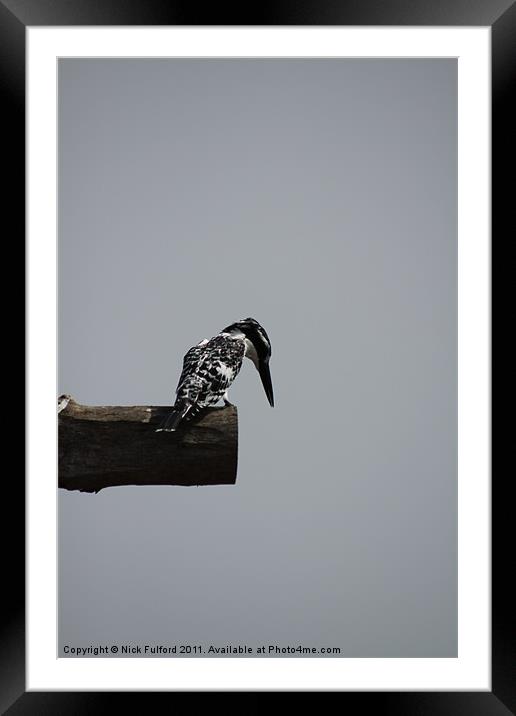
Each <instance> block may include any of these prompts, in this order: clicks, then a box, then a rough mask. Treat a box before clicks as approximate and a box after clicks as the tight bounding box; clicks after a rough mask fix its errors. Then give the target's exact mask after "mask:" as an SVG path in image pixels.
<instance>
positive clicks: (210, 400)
mask: <svg viewBox="0 0 516 716" xmlns="http://www.w3.org/2000/svg"><path fill="white" fill-rule="evenodd" d="M244 356H247V358H250V359H251V360H252V361H253V363H254V365H255V366H256V369H257V370H258V373H259V374H260V377H261V379H262V383H263V387H264V389H265V394H266V395H267V398H268V400H269V403H270V405H271V406H274V395H273V392H272V381H271V374H270V371H269V359H270V357H271V343H270V341H269V337H268V335H267V333H266V332H265V330H264V328H262V326H260V324H259V323H258V321H255V320H254V318H244V319H243V320H242V321H238V322H237V323H232V324H231V325H230V326H227V327H226V328H224V329H223V330H222V331H221V332H220V333H218V334H217V335H216V336H214V337H213V338H210V340H208V339H207V338H205V339H204V340H202V341H201V342H200V343H198V344H197V345H196V346H194V347H193V348H190V350H189V351H188V352H187V353H186V355H185V357H184V359H183V370H182V372H181V376H180V378H179V383H178V384H177V388H176V402H175V403H174V406H173V408H172V411H171V412H170V413H169V414H168V415H167V417H166V418H165V420H164V421H163V423H162V424H161V426H160V427H159V428H158V429H157V430H156V432H160V431H166V432H171V431H173V430H176V428H177V426H178V425H179V423H181V421H183V420H184V421H188V420H191V419H192V418H193V417H195V416H196V415H197V414H198V413H199V412H200V411H201V410H202V409H203V408H207V407H208V406H210V405H215V403H217V402H218V401H219V400H220V399H223V400H224V404H225V405H231V403H230V402H229V400H228V389H229V386H230V385H231V383H232V382H233V381H234V380H235V378H236V377H237V375H238V373H239V371H240V368H241V367H242V361H243V359H244Z"/></svg>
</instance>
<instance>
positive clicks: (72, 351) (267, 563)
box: [57, 58, 457, 658]
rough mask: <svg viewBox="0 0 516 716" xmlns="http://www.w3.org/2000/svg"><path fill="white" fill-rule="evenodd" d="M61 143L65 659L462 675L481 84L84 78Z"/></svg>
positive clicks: (203, 69)
mask: <svg viewBox="0 0 516 716" xmlns="http://www.w3.org/2000/svg"><path fill="white" fill-rule="evenodd" d="M57 142H58V317H59V319H58V320H59V323H58V376H59V387H58V391H59V394H60V396H61V398H60V400H61V405H60V411H59V419H60V426H59V431H60V432H59V456H60V463H59V471H60V488H59V513H58V580H59V598H58V615H59V624H58V629H59V656H60V657H70V658H73V657H75V656H87V657H95V656H103V657H105V656H108V657H110V656H113V655H114V656H117V657H120V656H128V657H131V656H135V655H137V656H149V657H152V656H163V655H167V656H170V657H171V658H174V657H176V656H190V657H203V658H206V657H210V656H213V657H220V656H224V657H232V656H262V657H273V658H280V657H282V656H290V657H296V656H298V657H306V656H310V657H312V658H313V657H314V656H316V657H320V658H325V657H329V656H331V657H335V656H339V657H341V658H342V657H454V656H456V655H457V433H456V430H457V348H456V347H457V61H456V60H455V59H435V60H432V59H428V60H427V59H408V60H402V59H399V60H398V59H385V60H384V59H379V60H376V59H364V60H354V59H336V60H323V59H307V60H302V59H277V60H276V59H261V58H259V59H227V60H226V59H195V58H194V59H159V60H153V59H134V60H133V59H89V58H88V59H81V58H76V59H75V58H69V59H68V58H66V59H60V60H59V63H58V135H57ZM176 386H177V387H176ZM273 386H274V393H273ZM75 403H77V404H78V405H79V407H78V408H76V407H75ZM224 403H226V407H224ZM232 405H235V406H236V409H235V408H234V407H232ZM83 406H101V407H98V408H95V409H91V408H89V409H87V408H85V407H83ZM104 406H111V407H104ZM127 406H142V407H140V408H138V409H136V408H133V409H132V410H131V409H130V408H128V407H127ZM143 406H146V407H143ZM154 406H160V407H159V408H156V407H154ZM162 406H169V407H168V409H167V410H165V409H164V407H162ZM219 406H221V407H219ZM272 406H273V407H272ZM136 410H138V412H137V413H136ZM86 411H88V412H86ZM237 411H238V412H237ZM226 414H227V417H225V416H226ZM237 421H238V436H237V434H236V433H237ZM205 433H207V435H206V436H205ZM237 453H238V459H237ZM176 463H178V464H177V466H176ZM220 463H222V464H220ZM224 463H227V464H224ZM237 463H238V465H237ZM212 465H213V468H212ZM61 471H63V472H64V473H65V475H64V477H63V484H61ZM176 475H177V480H176ZM219 475H220V479H219V478H218V476H219ZM154 482H158V483H160V484H158V485H156V484H153V483H154ZM164 482H166V483H167V484H162V483H164ZM176 482H177V483H179V484H174V483H176ZM135 483H136V484H135ZM168 483H171V484H168ZM217 483H222V484H217ZM228 483H229V484H228ZM63 488H64V489H63Z"/></svg>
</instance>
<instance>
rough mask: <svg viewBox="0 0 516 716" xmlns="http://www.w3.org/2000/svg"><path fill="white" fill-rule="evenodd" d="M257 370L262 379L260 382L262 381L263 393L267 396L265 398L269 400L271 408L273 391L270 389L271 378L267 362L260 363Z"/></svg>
mask: <svg viewBox="0 0 516 716" xmlns="http://www.w3.org/2000/svg"><path fill="white" fill-rule="evenodd" d="M258 372H259V373H260V378H261V379H262V383H263V387H264V390H265V395H266V396H267V400H268V401H269V403H270V405H271V408H273V407H274V393H273V390H272V380H271V372H270V370H269V364H268V363H260V367H259V368H258Z"/></svg>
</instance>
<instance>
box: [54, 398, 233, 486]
mask: <svg viewBox="0 0 516 716" xmlns="http://www.w3.org/2000/svg"><path fill="white" fill-rule="evenodd" d="M169 410H170V407H155V406H127V407H125V406H88V405H80V404H79V403H76V402H75V400H73V398H71V397H70V396H68V395H63V396H61V397H60V398H59V401H58V422H59V425H58V429H59V440H58V444H59V480H58V484H59V487H63V488H65V489H67V490H80V491H81V492H98V491H99V490H102V489H103V488H104V487H114V486H117V485H186V486H188V485H234V484H235V482H236V471H237V454H238V414H237V409H236V407H235V406H229V407H224V408H207V409H206V410H205V411H203V412H202V413H201V414H200V415H199V416H198V418H196V419H194V420H193V421H192V422H191V423H185V424H183V425H180V426H179V428H178V430H177V431H176V432H171V433H168V432H158V433H157V432H156V427H158V426H159V424H160V423H161V421H162V420H163V418H164V416H165V415H166V414H167V411H169Z"/></svg>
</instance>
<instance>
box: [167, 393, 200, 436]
mask: <svg viewBox="0 0 516 716" xmlns="http://www.w3.org/2000/svg"><path fill="white" fill-rule="evenodd" d="M200 410H201V408H200V407H199V406H198V405H196V404H192V403H189V402H186V401H181V402H176V404H175V405H174V407H173V408H172V410H171V411H170V413H168V415H167V416H166V417H165V418H164V420H163V422H162V423H161V425H160V426H159V428H157V429H156V432H157V433H159V432H162V431H163V432H167V433H171V432H174V430H177V427H178V425H179V423H180V422H181V421H182V420H191V418H193V417H194V416H195V415H197V413H198V412H199V411H200Z"/></svg>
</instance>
